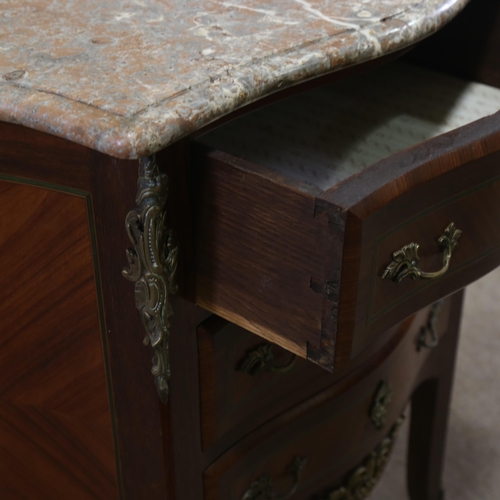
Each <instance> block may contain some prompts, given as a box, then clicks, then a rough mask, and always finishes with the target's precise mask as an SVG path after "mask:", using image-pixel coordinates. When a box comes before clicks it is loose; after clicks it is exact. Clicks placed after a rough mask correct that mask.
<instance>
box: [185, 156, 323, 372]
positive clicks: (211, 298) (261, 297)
mask: <svg viewBox="0 0 500 500" xmlns="http://www.w3.org/2000/svg"><path fill="white" fill-rule="evenodd" d="M196 151H197V152H198V150H196ZM194 166H195V172H194V177H195V178H196V184H197V190H196V194H195V197H194V198H195V200H196V208H195V216H194V220H195V221H196V228H195V233H194V234H195V248H196V252H197V253H196V301H197V303H198V304H199V305H200V306H202V307H204V308H206V309H208V310H209V311H211V312H214V313H215V314H217V315H219V316H222V317H223V318H225V319H227V320H229V321H232V322H234V323H236V324H238V325H240V326H242V327H244V328H246V329H248V330H250V331H251V332H253V333H256V334H257V335H260V336H262V337H265V338H267V339H268V340H271V341H272V342H273V343H276V344H278V345H280V346H282V347H284V348H285V349H288V350H289V351H291V352H294V353H296V354H298V355H299V356H302V357H306V355H307V346H308V344H309V345H311V346H312V347H313V348H316V349H318V348H319V347H320V336H321V314H322V305H323V293H322V285H323V284H322V283H321V285H319V286H318V287H317V288H319V290H318V289H317V288H315V287H314V286H313V284H312V283H316V282H321V280H322V279H323V276H324V273H325V266H326V260H327V258H326V257H325V255H324V248H323V245H324V241H325V240H327V239H328V227H327V226H328V224H327V221H326V220H325V219H324V218H316V217H315V210H316V206H315V201H316V200H315V197H314V196H311V195H309V194H306V193H303V192H300V191H298V190H295V189H291V188H288V187H287V186H286V185H284V183H283V182H282V180H283V179H282V178H279V179H278V178H277V177H278V176H276V179H274V178H273V176H272V175H267V174H266V175H262V176H261V175H259V174H256V173H255V172H251V171H250V168H252V169H254V166H252V165H251V164H247V162H245V161H243V160H239V159H235V158H234V157H232V156H230V155H226V154H224V153H219V152H213V153H210V154H208V155H203V153H201V154H199V156H198V155H197V156H196V159H195V161H194ZM255 168H258V167H255ZM329 361H330V363H329V367H330V368H331V359H330V360H329ZM325 365H327V366H328V363H327V362H325Z"/></svg>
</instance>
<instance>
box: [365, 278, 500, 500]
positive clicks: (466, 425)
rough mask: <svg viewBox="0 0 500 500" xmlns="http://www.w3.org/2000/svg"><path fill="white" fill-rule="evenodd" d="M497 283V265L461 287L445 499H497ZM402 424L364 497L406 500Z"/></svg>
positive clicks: (499, 280) (499, 363)
mask: <svg viewBox="0 0 500 500" xmlns="http://www.w3.org/2000/svg"><path fill="white" fill-rule="evenodd" d="M499 284H500V270H497V271H494V272H493V273H491V274H489V275H488V276H485V277H484V278H482V279H481V280H479V281H477V282H476V283H473V284H472V285H471V286H470V287H469V288H468V289H467V292H466V299H465V311H464V317H463V322H462V327H461V340H460V347H459V355H458V365H457V370H456V375H455V386H454V391H453V402H452V407H451V416H450V423H449V429H448V445H447V452H446V464H445V471H444V480H443V482H444V488H445V492H446V500H499V499H500V328H499V326H498V325H499V324H500V300H499V299H500V287H499ZM406 428H407V424H406ZM406 428H405V429H404V430H403V432H401V435H400V437H399V440H398V443H397V445H396V448H395V450H394V452H393V456H392V458H391V461H390V463H389V465H388V467H387V470H386V472H385V474H384V476H383V478H382V480H381V481H380V483H379V484H378V486H377V487H376V489H375V491H374V492H373V493H372V495H371V497H370V500H407V499H408V495H407V494H406V486H405V454H406V432H405V431H406Z"/></svg>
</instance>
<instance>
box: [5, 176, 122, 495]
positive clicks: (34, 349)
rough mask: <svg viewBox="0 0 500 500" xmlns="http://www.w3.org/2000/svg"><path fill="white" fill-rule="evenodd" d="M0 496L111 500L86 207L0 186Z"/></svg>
mask: <svg viewBox="0 0 500 500" xmlns="http://www.w3.org/2000/svg"><path fill="white" fill-rule="evenodd" d="M0 256H1V262H2V272H1V273H0V297H1V298H0V497H1V498H4V499H5V498H7V499H17V498H37V499H42V498H50V499H54V498H68V499H69V498H72V499H75V498H78V499H84V498H92V499H95V498H103V499H111V498H116V497H117V485H116V466H115V458H114V449H113V434H112V422H111V413H110V406H109V400H108V390H107V381H106V373H105V361H104V359H105V358H104V351H103V344H102V340H101V332H100V325H99V311H98V299H97V294H96V282H95V278H94V267H93V255H92V244H91V236H90V231H89V218H88V214H87V200H86V199H85V197H83V196H79V195H76V194H72V193H63V192H60V191H57V190H52V189H48V188H43V187H38V186H32V185H26V184H18V183H15V182H9V181H6V180H0Z"/></svg>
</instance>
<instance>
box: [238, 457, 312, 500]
mask: <svg viewBox="0 0 500 500" xmlns="http://www.w3.org/2000/svg"><path fill="white" fill-rule="evenodd" d="M306 462H307V458H303V457H295V458H294V459H293V462H292V463H291V464H290V467H289V471H290V474H291V475H292V477H293V485H292V487H291V488H290V490H288V492H287V493H283V494H282V495H279V494H278V493H276V492H275V491H274V488H273V482H272V479H271V478H270V476H267V475H266V476H261V477H260V478H259V479H257V481H254V482H253V483H252V484H251V485H250V488H248V490H247V491H245V493H244V494H243V496H242V497H241V500H286V499H287V498H291V497H292V496H293V495H295V493H296V492H297V489H298V487H299V481H300V474H301V472H302V470H303V469H304V467H305V465H306Z"/></svg>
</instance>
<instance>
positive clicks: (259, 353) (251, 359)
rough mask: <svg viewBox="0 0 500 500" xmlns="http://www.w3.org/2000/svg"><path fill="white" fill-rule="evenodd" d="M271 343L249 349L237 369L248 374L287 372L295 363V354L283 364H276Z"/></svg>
mask: <svg viewBox="0 0 500 500" xmlns="http://www.w3.org/2000/svg"><path fill="white" fill-rule="evenodd" d="M272 350H273V345H272V344H263V345H259V346H257V347H256V348H255V349H252V350H251V351H249V352H248V353H247V354H246V356H245V358H244V359H243V360H242V361H241V363H240V364H239V366H238V368H237V369H238V371H239V372H243V373H248V374H249V375H258V374H260V373H287V372H289V371H290V370H291V369H292V368H293V367H294V365H295V362H296V361H297V356H296V355H295V354H294V355H293V356H292V359H291V360H290V362H289V363H288V364H286V365H284V366H277V365H276V364H275V361H274V355H273V352H272Z"/></svg>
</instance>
